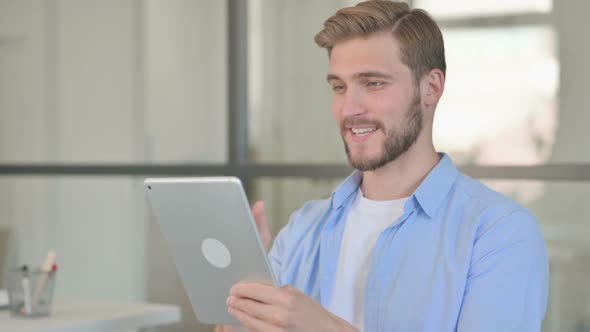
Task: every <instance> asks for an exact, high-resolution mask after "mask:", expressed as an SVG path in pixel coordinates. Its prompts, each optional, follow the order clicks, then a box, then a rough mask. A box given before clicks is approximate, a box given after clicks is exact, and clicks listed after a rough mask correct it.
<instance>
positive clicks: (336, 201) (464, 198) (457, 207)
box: [269, 154, 549, 332]
mask: <svg viewBox="0 0 590 332" xmlns="http://www.w3.org/2000/svg"><path fill="white" fill-rule="evenodd" d="M441 156H442V158H441V160H440V162H439V163H438V164H437V165H436V167H435V168H434V169H433V170H432V171H431V172H430V174H428V176H427V177H426V178H425V180H424V181H423V182H422V184H421V185H420V186H419V187H418V189H417V190H416V191H415V192H414V194H413V195H412V196H411V197H410V199H409V200H408V201H407V203H406V204H405V206H404V213H403V215H402V216H401V217H400V219H398V220H392V225H391V226H390V227H389V228H387V229H386V230H385V231H383V233H381V234H380V236H379V238H378V239H377V243H376V244H375V248H374V251H373V254H372V264H371V268H370V271H369V276H368V280H367V286H366V298H365V308H364V317H365V322H364V326H365V329H364V330H365V331H402V332H408V331H436V332H440V331H461V332H463V331H465V332H474V331H476V332H485V331H493V332H498V331H503V332H506V331H518V332H525V331H540V330H541V322H542V320H543V317H544V315H545V309H546V306H547V296H548V288H549V263H548V258H547V253H546V249H545V244H544V241H543V237H542V235H541V232H540V229H539V226H538V224H537V222H536V219H535V217H534V216H533V215H532V214H531V213H530V212H529V211H527V210H526V209H525V208H523V207H521V206H519V205H518V204H517V203H515V202H514V201H512V200H511V199H509V198H507V197H505V196H503V195H501V194H499V193H497V192H495V191H493V190H491V189H489V188H487V187H486V186H484V185H483V184H481V183H480V182H478V181H476V180H473V179H471V178H469V177H467V176H465V175H463V174H461V173H460V172H459V171H458V170H457V168H456V167H455V166H454V165H453V162H452V161H451V159H450V158H449V157H448V156H447V155H444V154H442V155H441ZM361 180H362V173H360V172H355V173H353V174H352V175H351V176H350V177H348V178H347V179H346V180H345V181H344V182H343V183H342V184H341V185H340V186H339V187H338V188H337V189H336V190H335V191H334V193H333V194H332V196H331V197H330V198H329V199H325V200H320V201H312V202H308V203H306V204H305V205H304V206H303V208H301V209H300V210H298V211H296V212H295V213H293V215H292V216H291V220H290V221H289V223H288V224H287V226H285V227H284V228H283V229H282V230H281V231H280V233H279V235H278V236H277V237H276V239H275V241H274V243H273V247H272V250H271V252H270V254H269V257H270V261H271V265H272V267H273V270H274V272H275V274H276V277H277V280H278V282H279V283H280V284H281V285H292V286H294V287H296V288H298V289H299V290H301V291H302V292H304V293H305V294H307V295H308V296H310V297H311V298H313V299H315V300H316V301H318V302H320V303H321V304H322V305H323V306H324V307H327V305H328V301H329V300H330V298H331V293H332V292H352V290H351V289H333V287H332V286H333V284H334V277H335V275H334V274H335V273H336V264H337V262H338V255H339V252H340V245H341V240H342V234H343V230H344V224H345V220H346V215H347V213H348V210H349V209H350V206H351V203H352V202H353V199H354V197H355V194H356V192H357V190H359V184H360V182H361Z"/></svg>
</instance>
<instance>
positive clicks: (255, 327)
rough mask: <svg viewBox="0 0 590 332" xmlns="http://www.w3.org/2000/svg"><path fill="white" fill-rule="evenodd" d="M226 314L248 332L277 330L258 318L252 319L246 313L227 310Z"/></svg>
mask: <svg viewBox="0 0 590 332" xmlns="http://www.w3.org/2000/svg"><path fill="white" fill-rule="evenodd" d="M227 312H228V313H229V314H230V315H231V316H232V317H233V318H235V319H237V320H239V321H240V323H242V325H243V326H244V327H245V328H247V329H248V331H254V332H258V331H264V332H266V331H271V332H272V331H276V330H277V328H276V327H274V326H272V325H271V324H268V323H266V322H264V321H262V320H260V319H258V318H255V317H252V316H250V315H248V314H247V313H245V312H243V311H241V310H239V309H234V308H231V307H230V308H228V310H227Z"/></svg>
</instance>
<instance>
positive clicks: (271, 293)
mask: <svg viewBox="0 0 590 332" xmlns="http://www.w3.org/2000/svg"><path fill="white" fill-rule="evenodd" d="M283 292H286V291H284V290H281V289H280V288H278V287H276V286H273V285H271V284H265V283H262V282H239V283H237V284H235V285H234V286H233V287H232V288H231V289H230V290H229V294H230V295H231V296H234V297H238V298H248V299H252V300H255V301H258V302H262V303H266V304H270V305H280V304H283V302H284V301H282V298H283V297H284V296H285V294H283Z"/></svg>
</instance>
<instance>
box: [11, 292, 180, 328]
mask: <svg viewBox="0 0 590 332" xmlns="http://www.w3.org/2000/svg"><path fill="white" fill-rule="evenodd" d="M179 321H180V308H179V307H178V306H174V305H156V304H146V303H137V304H133V303H129V304H123V303H115V302H112V303H111V302H107V301H85V300H68V299H56V300H55V303H54V304H53V308H52V313H51V315H50V316H49V317H42V318H30V319H28V318H13V317H11V316H10V314H9V313H8V310H2V311H0V331H6V332H9V331H10V332H13V331H14V332H103V331H104V332H106V331H109V332H119V331H121V332H122V331H125V332H127V331H142V332H146V331H150V330H151V329H152V328H154V327H155V326H158V325H165V324H171V323H176V322H179Z"/></svg>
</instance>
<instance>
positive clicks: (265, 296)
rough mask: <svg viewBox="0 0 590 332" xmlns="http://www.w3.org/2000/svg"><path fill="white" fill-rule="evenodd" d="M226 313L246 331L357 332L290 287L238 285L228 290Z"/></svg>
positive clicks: (254, 283)
mask: <svg viewBox="0 0 590 332" xmlns="http://www.w3.org/2000/svg"><path fill="white" fill-rule="evenodd" d="M227 304H228V312H229V313H230V315H232V317H234V318H235V319H237V320H239V321H240V322H241V323H242V325H244V326H245V327H246V328H247V329H248V330H249V331H265V332H266V331H343V332H344V331H356V330H355V328H354V327H352V326H351V325H349V324H348V323H347V322H345V321H344V320H342V319H340V318H338V317H336V316H335V315H333V314H332V313H330V312H328V311H327V310H325V309H324V308H323V307H322V306H321V305H320V304H319V303H318V302H316V301H314V300H313V299H311V298H310V297H308V296H307V295H305V294H303V293H302V292H300V291H299V290H297V289H296V288H294V287H292V286H285V287H281V288H278V287H275V286H273V285H269V284H264V283H260V282H240V283H237V284H236V285H234V286H233V287H232V288H231V290H230V296H229V297H228V298H227Z"/></svg>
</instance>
